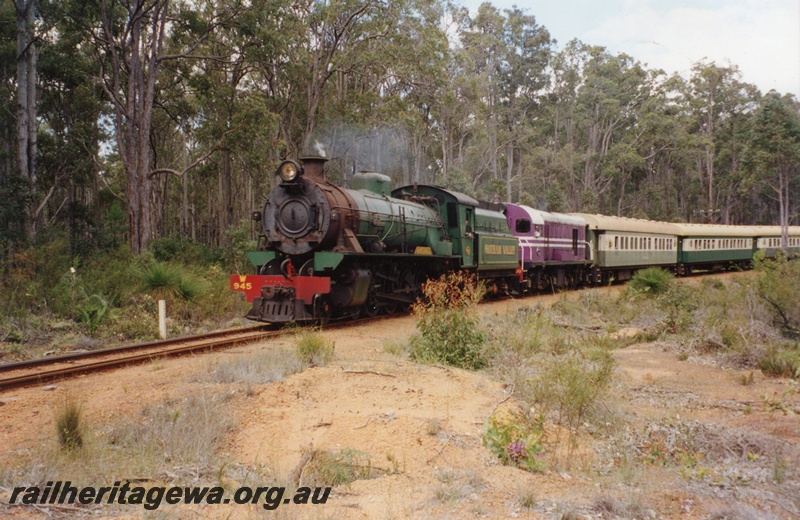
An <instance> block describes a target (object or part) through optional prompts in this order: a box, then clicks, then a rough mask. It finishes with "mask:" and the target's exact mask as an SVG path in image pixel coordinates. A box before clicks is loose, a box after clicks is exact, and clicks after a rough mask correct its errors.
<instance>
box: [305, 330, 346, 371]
mask: <svg viewBox="0 0 800 520" xmlns="http://www.w3.org/2000/svg"><path fill="white" fill-rule="evenodd" d="M335 347H336V345H335V344H334V342H333V341H328V340H326V339H325V338H324V337H322V335H321V334H320V333H318V332H314V331H311V330H303V331H301V332H299V333H298V334H297V336H296V337H295V353H296V354H297V358H298V359H299V360H300V361H301V362H303V363H307V364H309V365H311V366H318V367H321V366H325V365H326V364H327V363H328V361H330V360H331V359H333V353H334V349H335Z"/></svg>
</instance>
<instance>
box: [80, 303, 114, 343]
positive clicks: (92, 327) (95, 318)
mask: <svg viewBox="0 0 800 520" xmlns="http://www.w3.org/2000/svg"><path fill="white" fill-rule="evenodd" d="M116 316H117V313H116V312H115V309H113V308H112V307H111V305H110V304H109V303H108V301H107V300H106V299H105V298H103V297H102V296H101V295H99V294H93V295H91V296H89V297H88V298H87V299H86V300H84V301H83V302H82V303H81V304H80V305H78V306H77V307H76V308H75V321H77V322H78V323H83V324H84V325H86V329H87V330H88V331H89V334H94V333H95V332H97V329H98V328H99V327H100V325H102V324H103V323H104V322H106V321H107V320H110V319H114V318H116Z"/></svg>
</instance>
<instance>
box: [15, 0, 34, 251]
mask: <svg viewBox="0 0 800 520" xmlns="http://www.w3.org/2000/svg"><path fill="white" fill-rule="evenodd" d="M36 3H37V0H15V7H16V15H17V107H16V112H17V167H18V170H19V175H20V176H22V177H25V178H27V179H28V180H29V181H30V185H31V194H30V195H31V199H30V200H35V190H36V181H37V178H36V154H37V135H38V131H39V128H38V124H37V121H36V119H37V114H36V80H37V73H36V61H37V60H36V58H37V56H36V41H35V37H34V34H33V31H34V28H35V21H36ZM34 211H35V205H32V206H30V207H29V208H28V213H29V214H28V222H27V225H28V233H29V235H30V236H31V237H35V234H36V221H35V215H34Z"/></svg>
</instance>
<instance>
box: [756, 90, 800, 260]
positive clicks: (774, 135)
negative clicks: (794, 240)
mask: <svg viewBox="0 0 800 520" xmlns="http://www.w3.org/2000/svg"><path fill="white" fill-rule="evenodd" d="M745 163H746V164H747V167H748V170H749V177H748V183H749V186H750V187H752V188H757V187H758V186H759V185H762V184H763V185H765V186H767V187H768V192H771V193H767V195H768V196H770V198H772V200H774V201H775V202H777V204H778V222H779V224H780V226H781V228H782V233H781V234H782V237H781V247H782V248H783V249H786V247H787V245H788V242H787V240H788V229H787V226H788V225H789V220H790V210H791V204H790V202H791V201H790V190H791V185H792V182H793V181H794V182H795V183H797V179H798V175H800V103H798V102H797V100H796V99H795V98H794V96H792V95H790V94H787V95H784V96H781V95H780V94H778V93H777V92H775V91H771V92H769V93H768V94H767V95H766V96H764V99H763V100H762V103H761V105H760V106H759V108H758V110H757V111H756V113H755V115H754V118H753V122H752V127H751V130H750V140H749V143H748V147H747V151H746V152H745Z"/></svg>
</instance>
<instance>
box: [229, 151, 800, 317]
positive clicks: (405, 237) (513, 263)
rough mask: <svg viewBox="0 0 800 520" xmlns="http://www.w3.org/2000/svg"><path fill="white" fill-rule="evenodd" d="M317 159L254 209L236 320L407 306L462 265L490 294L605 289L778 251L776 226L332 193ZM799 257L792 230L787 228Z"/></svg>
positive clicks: (431, 190) (291, 166)
mask: <svg viewBox="0 0 800 520" xmlns="http://www.w3.org/2000/svg"><path fill="white" fill-rule="evenodd" d="M326 161H327V159H325V158H323V157H306V158H303V159H302V160H300V161H299V162H298V161H294V160H287V161H284V162H282V163H281V164H280V166H279V167H278V170H277V176H278V178H279V181H280V182H279V185H278V187H277V188H275V189H274V190H273V191H272V193H270V195H269V197H268V198H267V200H266V201H265V203H264V207H263V210H262V211H256V212H254V214H253V219H254V220H256V221H258V222H260V224H261V235H260V238H259V247H258V250H257V251H253V252H250V253H248V256H249V258H250V261H251V262H252V263H253V265H254V266H255V270H256V274H235V275H231V279H230V287H231V289H232V290H235V291H241V292H244V293H245V294H246V297H247V300H248V301H249V302H252V308H251V309H250V311H249V312H248V313H247V318H249V319H252V320H256V321H263V322H270V323H287V322H304V321H318V320H327V319H330V318H352V317H356V316H359V315H363V316H374V315H376V314H378V313H380V312H384V313H393V312H397V311H399V310H407V309H408V308H409V306H410V305H411V304H412V303H413V302H414V301H416V299H417V298H418V296H419V294H420V288H421V285H422V283H424V281H425V280H427V279H429V278H433V277H437V276H439V275H441V274H442V273H445V272H448V271H451V270H467V271H470V272H472V273H475V274H476V275H477V277H478V278H479V279H481V280H483V281H484V283H486V285H487V286H488V288H489V290H490V292H492V293H510V294H519V293H525V292H528V291H531V290H542V289H553V290H554V289H557V288H562V287H574V286H579V285H594V284H605V283H608V282H609V281H611V280H625V279H628V278H630V277H631V276H632V275H633V273H634V272H635V271H636V270H638V269H642V268H645V267H650V266H660V267H664V268H666V269H669V270H672V271H674V272H675V273H677V274H689V273H691V272H692V271H695V270H700V269H702V270H715V269H723V268H728V267H740V268H741V267H748V266H750V265H751V264H752V259H753V255H754V254H755V252H756V251H758V250H763V251H764V252H765V254H767V255H768V256H771V255H774V254H776V253H777V251H778V250H779V249H780V245H781V244H780V240H781V239H780V237H781V229H780V227H778V226H720V225H705V224H672V223H665V222H654V221H650V220H642V219H630V218H623V217H608V216H603V215H589V214H580V213H574V214H559V213H552V212H545V211H540V210H536V209H533V208H530V207H527V206H524V205H519V204H511V203H508V204H492V203H487V202H482V201H478V200H475V199H473V198H472V197H470V196H468V195H465V194H463V193H459V192H456V191H452V190H447V189H444V188H441V187H438V186H431V185H411V186H403V187H399V188H395V189H392V187H391V181H390V179H389V177H387V176H386V175H382V174H380V173H375V172H362V173H358V174H355V175H354V176H353V177H352V178H351V179H350V182H349V184H350V187H349V188H343V187H340V186H337V185H335V184H333V183H330V182H328V181H327V180H326V178H325V172H324V167H325V162H326ZM787 246H788V247H787V249H788V252H789V253H794V254H798V253H800V227H797V226H793V227H790V228H789V241H788V244H787Z"/></svg>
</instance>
